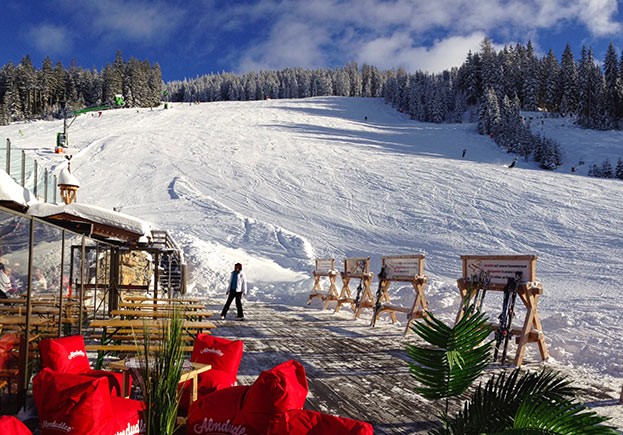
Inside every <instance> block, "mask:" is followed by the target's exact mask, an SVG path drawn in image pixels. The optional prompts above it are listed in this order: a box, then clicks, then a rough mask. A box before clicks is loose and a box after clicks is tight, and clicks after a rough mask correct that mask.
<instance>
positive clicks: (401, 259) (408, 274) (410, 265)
mask: <svg viewBox="0 0 623 435" xmlns="http://www.w3.org/2000/svg"><path fill="white" fill-rule="evenodd" d="M381 271H382V272H381V273H379V289H378V292H377V297H376V302H375V303H374V305H373V306H374V313H373V315H372V322H371V323H370V326H375V324H376V320H377V319H378V317H379V316H380V315H381V313H384V312H387V313H389V316H390V318H391V320H392V323H396V320H397V319H396V312H400V313H405V314H406V315H407V325H406V327H405V331H404V335H407V333H408V332H409V329H410V327H411V323H413V322H414V321H415V319H419V318H421V317H424V316H425V315H426V311H428V302H427V301H426V295H425V294H424V287H425V286H426V283H427V282H428V277H427V276H425V275H424V255H422V254H414V255H393V256H385V257H381ZM392 282H410V283H411V284H412V285H413V290H414V292H415V298H414V301H413V305H412V306H411V307H402V306H399V305H392V303H391V300H390V298H389V292H388V290H389V286H390V285H391V283H392Z"/></svg>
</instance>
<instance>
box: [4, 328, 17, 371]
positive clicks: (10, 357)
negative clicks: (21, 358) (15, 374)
mask: <svg viewBox="0 0 623 435" xmlns="http://www.w3.org/2000/svg"><path fill="white" fill-rule="evenodd" d="M19 341H20V337H19V335H17V334H4V335H3V336H2V337H1V338H0V369H8V368H13V367H16V365H17V363H18V361H17V358H18V357H17V354H16V353H15V352H13V349H15V348H19Z"/></svg>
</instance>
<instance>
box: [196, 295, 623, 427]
mask: <svg viewBox="0 0 623 435" xmlns="http://www.w3.org/2000/svg"><path fill="white" fill-rule="evenodd" d="M244 307H245V317H246V320H245V321H244V322H239V321H235V320H233V319H234V317H235V307H232V308H233V311H232V309H230V311H229V314H228V319H227V320H215V323H216V324H217V329H215V330H213V331H212V332H213V333H214V334H215V335H218V336H222V337H228V338H239V339H242V340H244V343H245V352H244V355H243V358H242V363H241V366H240V371H239V381H240V383H241V384H245V385H249V384H251V383H253V381H254V380H255V379H256V377H257V376H258V375H259V373H260V372H261V371H262V370H267V369H270V368H272V367H274V366H275V365H277V364H279V363H281V362H284V361H287V360H289V359H296V360H297V361H299V362H300V363H301V364H303V366H304V367H305V370H306V373H307V379H308V382H309V394H308V397H307V403H306V405H305V408H306V409H313V410H318V411H322V412H328V413H330V414H334V415H339V416H343V417H350V418H354V419H359V420H365V421H369V422H370V423H372V424H373V426H374V431H375V434H376V435H381V434H420V433H426V432H428V430H430V429H432V428H433V427H435V423H434V422H435V421H436V419H435V417H434V416H435V415H437V414H438V413H439V412H440V409H441V408H440V407H441V404H440V403H434V402H431V401H428V400H426V399H423V398H421V397H420V396H418V395H417V394H415V392H414V390H415V382H414V381H413V379H412V378H411V376H410V375H409V368H408V365H407V361H408V357H407V356H406V352H405V345H406V344H407V343H413V342H415V341H416V340H417V338H416V336H415V335H414V334H412V333H410V334H409V335H408V336H407V337H403V331H404V329H403V328H404V326H400V325H392V324H390V323H387V322H383V321H380V322H378V323H377V326H376V327H375V328H371V327H370V326H369V322H370V318H371V313H365V312H364V313H363V315H362V316H361V318H360V319H358V320H353V318H352V317H353V316H352V313H351V312H350V311H349V310H342V311H341V312H340V313H339V314H334V313H333V310H331V309H330V310H326V311H322V310H321V306H320V302H318V303H317V304H314V303H312V305H311V306H309V307H304V306H287V305H268V304H265V303H257V302H245V305H244ZM221 308H222V304H221V305H220V306H219V305H216V304H214V305H209V306H208V309H212V310H214V312H215V313H218V312H220V309H221ZM215 317H216V316H215ZM537 353H538V352H537V351H536V348H535V350H534V351H533V352H532V354H533V355H534V356H533V358H534V361H532V362H531V361H530V357H529V356H530V353H529V354H528V357H527V358H526V361H525V362H524V365H523V367H522V369H538V368H539V367H540V363H539V362H537V359H538V355H537ZM582 382H583V384H582V395H583V398H584V400H585V402H586V403H587V404H590V405H591V406H592V407H594V408H595V410H596V411H597V412H600V410H606V415H607V414H608V412H607V411H608V410H607V408H612V407H616V401H617V399H618V394H619V391H614V390H613V391H608V390H606V389H604V388H603V385H599V383H598V381H595V382H594V383H593V384H591V383H590V382H586V380H585V379H582ZM574 385H575V386H576V387H579V386H578V385H576V383H574ZM460 403H462V402H459V401H457V402H455V403H454V409H458V406H459V405H460ZM617 408H620V407H617ZM611 424H612V425H614V426H619V425H620V424H621V421H620V419H618V420H616V421H612V422H611Z"/></svg>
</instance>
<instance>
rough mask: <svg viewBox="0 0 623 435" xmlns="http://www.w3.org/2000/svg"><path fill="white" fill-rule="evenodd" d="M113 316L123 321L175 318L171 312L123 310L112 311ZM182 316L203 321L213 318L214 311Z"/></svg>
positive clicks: (192, 312) (195, 312) (183, 314)
mask: <svg viewBox="0 0 623 435" xmlns="http://www.w3.org/2000/svg"><path fill="white" fill-rule="evenodd" d="M110 315H111V316H114V317H121V318H122V319H136V318H142V319H170V318H172V317H173V312H172V311H171V310H163V311H157V310H140V309H123V310H112V311H111V312H110ZM179 315H180V316H183V317H184V318H185V319H187V320H202V319H205V318H208V317H212V316H213V315H214V313H213V312H212V311H206V310H203V311H182V312H181V313H180V314H179Z"/></svg>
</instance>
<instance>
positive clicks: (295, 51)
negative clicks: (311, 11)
mask: <svg viewBox="0 0 623 435" xmlns="http://www.w3.org/2000/svg"><path fill="white" fill-rule="evenodd" d="M328 42H329V38H328V35H327V34H326V33H324V31H323V29H321V28H318V27H315V26H310V25H308V24H306V23H301V22H287V23H286V22H283V21H282V22H280V23H278V24H276V25H275V27H273V29H272V31H271V33H270V36H269V37H268V39H266V40H265V41H263V42H261V43H259V44H257V45H254V46H253V47H252V48H250V49H249V50H248V51H247V52H246V53H244V54H243V55H242V57H241V60H240V63H239V66H238V68H237V69H238V71H239V72H247V71H257V70H267V69H281V68H286V67H302V68H314V67H319V66H324V65H325V64H326V59H325V54H324V51H323V49H322V47H323V45H325V44H327V43H328Z"/></svg>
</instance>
